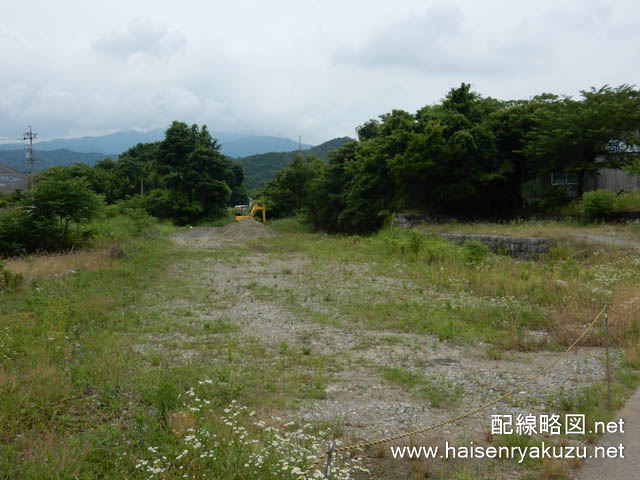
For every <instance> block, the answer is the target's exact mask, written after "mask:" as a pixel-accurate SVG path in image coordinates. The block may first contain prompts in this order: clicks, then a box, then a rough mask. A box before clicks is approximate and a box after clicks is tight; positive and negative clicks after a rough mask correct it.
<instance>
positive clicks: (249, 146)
mask: <svg viewBox="0 0 640 480" xmlns="http://www.w3.org/2000/svg"><path fill="white" fill-rule="evenodd" d="M164 133H165V129H161V128H156V129H153V130H149V131H147V132H143V131H140V130H122V131H118V132H114V133H109V134H106V135H98V136H84V137H75V138H54V139H52V140H45V141H41V142H36V143H35V144H34V145H33V148H34V150H35V151H38V152H46V151H54V150H60V149H65V150H69V151H72V152H77V153H100V154H103V155H107V156H117V155H120V154H122V153H123V152H125V151H127V150H128V149H129V148H131V147H134V146H135V145H137V144H138V143H150V142H157V141H161V140H163V139H164ZM212 136H213V137H214V138H215V139H216V140H218V142H219V143H220V144H221V148H220V152H221V153H222V154H223V155H226V156H228V157H231V158H239V157H246V156H249V155H256V154H260V153H269V152H286V151H291V150H297V149H298V148H299V144H298V142H296V141H294V140H291V139H289V138H284V137H273V136H268V135H251V134H245V133H231V132H217V133H215V132H213V133H212ZM24 147H25V145H24V144H23V143H5V144H0V151H6V150H20V149H24ZM311 147H312V145H307V144H303V145H302V148H303V149H304V150H306V149H309V148H311Z"/></svg>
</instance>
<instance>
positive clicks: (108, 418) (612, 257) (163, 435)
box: [0, 214, 640, 480]
mask: <svg viewBox="0 0 640 480" xmlns="http://www.w3.org/2000/svg"><path fill="white" fill-rule="evenodd" d="M274 223H275V225H274ZM270 226H272V227H274V228H277V229H279V230H280V231H281V232H290V233H287V234H283V235H279V236H276V237H273V238H263V239H260V240H259V241H254V242H250V243H249V245H248V247H243V246H229V247H225V249H222V250H213V251H206V250H193V251H191V250H188V249H179V248H177V247H174V246H172V244H171V243H170V242H169V241H168V235H169V234H170V233H171V232H173V231H174V230H175V228H174V227H172V226H170V225H160V224H157V223H156V222H155V221H153V220H152V219H150V218H148V217H146V216H139V217H137V216H136V215H128V216H124V217H123V216H121V215H117V214H114V215H111V216H107V217H105V218H103V219H101V220H99V221H96V222H94V223H93V224H92V226H91V228H92V229H93V230H94V231H95V232H96V234H97V240H96V243H95V245H94V246H95V248H96V249H97V250H96V252H104V249H105V248H108V247H110V246H111V245H113V244H118V245H119V246H120V248H121V249H122V250H123V251H124V252H125V253H126V254H127V257H126V258H122V259H111V258H109V260H108V261H104V262H102V260H100V261H99V260H98V258H93V257H89V258H90V260H87V262H86V263H81V262H80V263H78V264H73V265H72V263H71V262H72V259H73V258H75V257H74V255H76V254H75V253H74V254H73V255H70V256H60V257H59V258H58V257H55V260H53V258H54V257H44V256H43V257H32V258H24V259H17V260H11V262H15V263H9V264H8V265H10V266H11V268H14V269H15V270H16V271H18V266H19V265H26V266H29V265H31V266H32V267H31V268H32V270H25V280H24V282H22V283H21V285H19V286H17V288H15V289H13V288H12V289H5V291H4V292H3V293H0V479H13V478H25V479H33V480H35V479H41V478H79V479H92V478H124V477H127V478H132V479H137V478H140V479H142V478H148V477H149V476H150V475H151V476H155V477H156V478H168V479H169V478H182V475H183V474H184V473H183V472H188V473H189V474H191V475H192V476H193V475H196V476H198V475H200V476H210V477H212V478H214V477H215V478H221V479H231V478H238V479H242V478H246V479H249V478H265V479H276V478H286V477H283V475H285V473H287V472H288V473H291V472H292V471H293V468H294V467H301V466H303V465H304V457H306V456H308V454H310V453H309V452H311V451H312V450H314V449H315V450H321V449H322V448H324V446H325V445H324V443H323V442H324V440H325V439H326V437H328V436H332V435H331V434H329V433H328V432H327V431H326V429H321V430H318V429H316V428H315V427H310V428H306V427H305V428H304V431H305V432H307V433H308V435H309V437H305V438H293V437H295V435H293V433H294V432H297V429H298V428H302V427H301V426H300V427H299V426H297V425H295V426H294V425H289V426H285V425H282V421H279V420H277V419H272V417H277V416H278V414H279V412H281V411H282V410H286V409H295V408H297V407H299V406H302V405H305V404H306V402H312V401H316V400H322V399H324V398H325V396H326V390H327V385H328V383H329V382H330V381H331V379H332V378H333V375H337V376H340V375H341V374H342V372H344V371H345V370H346V369H348V368H349V366H350V363H349V362H350V359H349V356H348V355H345V354H344V353H345V352H335V353H326V352H325V353H322V351H321V350H320V349H318V348H317V347H316V346H315V344H314V343H313V342H308V343H303V344H302V345H300V343H298V342H296V339H295V338H292V339H291V341H289V339H288V338H287V340H286V341H282V342H281V343H279V344H277V345H276V346H272V345H268V343H267V342H265V341H264V339H262V338H259V336H258V334H256V337H255V338H254V337H252V336H251V335H252V334H253V332H248V333H247V332H245V330H244V328H243V326H242V325H241V324H239V323H238V322H237V321H235V319H234V318H231V317H230V316H229V315H227V314H225V313H224V312H225V308H226V307H228V306H229V305H235V306H238V305H240V306H241V305H242V302H243V301H245V300H246V298H247V296H245V294H248V297H250V298H255V299H259V300H260V301H261V302H270V303H273V304H277V305H278V306H279V307H281V308H282V309H283V310H287V311H289V312H292V313H293V314H295V315H297V316H299V317H300V318H304V319H310V320H315V321H318V322H326V323H331V324H333V325H336V326H339V327H340V328H344V329H349V330H358V331H362V330H364V331H365V332H366V331H370V333H371V336H369V337H366V338H367V339H369V340H367V341H364V340H363V343H362V345H360V346H359V347H358V348H365V349H366V348H368V347H367V345H368V344H367V342H376V343H378V344H380V345H384V346H388V347H394V346H396V345H398V346H399V348H400V347H401V346H403V345H404V344H403V342H404V340H403V338H404V337H403V335H402V334H400V333H394V334H393V335H382V336H381V335H380V334H379V333H378V331H380V330H384V331H389V332H411V333H419V334H433V335H437V336H438V337H439V338H440V339H443V340H447V341H450V342H452V343H470V344H473V343H476V342H478V341H482V342H486V343H489V344H490V346H488V347H486V351H487V355H488V356H489V357H491V358H493V359H496V360H498V359H500V358H501V356H502V352H503V351H504V350H507V349H517V350H533V349H537V348H545V347H546V346H547V344H537V343H535V342H532V341H531V340H530V337H529V336H527V331H528V330H536V331H544V332H546V333H548V334H549V337H550V338H551V339H552V340H551V343H552V345H551V346H557V345H553V344H554V343H555V344H560V345H566V344H567V342H569V341H572V340H573V339H574V338H575V336H577V334H579V332H581V331H582V325H584V324H585V322H586V321H588V320H589V319H591V318H592V317H593V315H595V313H597V311H598V310H599V309H600V305H601V302H602V301H604V300H609V301H611V303H612V305H614V306H616V307H617V309H619V310H621V311H623V312H626V311H627V310H629V309H631V308H632V307H633V306H634V305H635V303H637V302H636V299H637V298H640V287H638V285H639V284H640V282H639V281H638V280H639V278H638V276H639V274H640V272H639V268H640V266H639V265H638V262H637V255H636V254H635V253H634V252H632V251H630V250H628V249H627V250H625V249H621V248H613V247H612V248H607V249H604V248H602V247H593V246H588V245H578V244H575V243H566V244H560V245H559V246H558V247H556V248H555V249H554V250H552V251H551V252H549V254H548V255H547V256H545V257H544V258H541V259H540V260H538V261H535V262H517V261H514V260H512V259H510V258H508V257H503V256H499V255H492V254H487V253H486V252H484V251H483V252H479V251H478V248H477V246H466V247H465V246H453V245H450V244H448V243H446V242H445V241H444V240H442V239H440V238H438V237H434V236H430V235H426V234H424V233H421V232H415V231H414V232H405V231H400V230H395V229H388V230H383V231H381V232H380V233H378V234H376V235H372V236H370V237H334V236H327V235H316V234H310V233H305V229H304V228H303V227H302V226H301V225H300V224H299V223H298V222H297V221H285V220H282V221H277V222H272V223H270ZM256 252H257V253H265V254H266V255H264V257H261V258H260V259H259V260H258V261H256V262H255V264H253V266H254V267H255V274H254V275H253V276H251V277H247V278H246V279H243V280H242V282H240V283H238V284H239V285H240V284H242V285H244V287H243V288H239V291H238V290H234V291H232V292H227V291H225V290H224V285H220V284H218V283H216V282H217V280H218V278H217V277H216V275H214V274H212V275H211V276H210V277H209V278H210V283H207V282H201V284H200V283H198V284H196V282H194V280H193V279H194V278H196V277H197V276H198V275H199V273H198V272H191V273H190V272H185V271H172V270H171V269H172V268H177V266H182V267H184V265H196V266H199V268H203V269H205V268H210V269H212V271H213V272H214V273H215V272H216V270H215V269H216V268H218V267H222V266H224V267H228V268H229V269H231V270H233V268H234V267H235V266H236V265H239V264H240V263H241V262H248V257H250V256H252V255H255V254H256ZM94 253H95V252H94ZM292 254H296V255H297V256H300V257H304V258H305V261H306V262H308V265H307V264H306V263H305V264H304V266H303V267H301V270H300V271H297V270H296V269H295V268H294V269H292V268H289V267H287V268H286V269H281V270H279V271H278V272H275V273H274V272H271V271H268V270H267V269H266V267H265V265H266V264H268V262H270V261H277V259H279V258H288V257H291V256H292ZM78 255H80V254H78ZM50 258H51V260H50ZM205 261H210V262H211V263H206V262H205ZM20 262H22V263H20ZM66 262H67V263H66ZM49 263H51V265H53V264H54V263H55V264H56V265H58V266H56V267H53V266H47V265H48V264H49ZM263 263H264V265H263ZM37 264H42V265H45V267H43V268H42V271H44V272H47V271H48V272H50V273H51V272H54V271H55V272H57V273H56V274H55V275H48V276H47V275H45V274H41V273H37V274H36V273H34V272H36V270H37V269H35V267H34V266H35V265H37ZM67 267H68V269H69V270H74V273H69V272H68V271H66V272H65V268H67ZM263 267H265V268H264V269H263ZM29 272H31V273H29ZM296 275H300V276H299V277H296ZM267 280H268V281H267ZM279 280H283V281H285V283H284V284H283V285H280V284H279ZM557 280H562V281H563V282H565V284H566V285H565V284H558V283H557ZM286 282H292V283H294V284H296V285H302V286H304V288H299V289H292V288H289V287H287V283H286ZM0 290H2V288H0ZM307 297H308V298H307ZM615 315H616V314H614V313H611V316H610V320H611V331H612V342H613V343H614V345H615V346H619V347H625V351H626V355H625V362H626V367H625V369H618V370H616V374H615V375H616V379H617V381H616V385H617V386H616V387H615V389H614V394H615V395H616V397H615V398H616V399H618V398H619V399H620V401H622V399H624V398H625V397H626V396H627V395H628V392H629V390H630V389H631V388H633V386H635V385H636V384H637V382H638V375H637V373H636V369H637V368H638V365H640V327H638V320H640V317H638V316H637V315H636V316H635V317H634V316H632V315H630V316H627V317H623V316H618V317H616V316H615ZM363 338H364V337H363ZM602 338H603V336H602V331H601V330H596V331H595V333H594V334H593V335H592V336H591V337H589V339H588V342H587V343H590V344H592V345H600V344H601V342H602ZM373 339H375V340H373ZM365 340H366V339H365ZM376 368H377V370H375V371H376V372H377V374H378V375H379V376H380V377H381V378H383V379H384V380H385V381H386V382H389V383H392V384H395V385H397V386H400V387H401V388H403V389H404V390H406V391H407V393H409V394H411V395H415V396H418V397H422V398H424V399H426V400H428V401H429V402H430V403H431V404H432V405H433V406H439V407H441V408H446V407H450V406H451V405H454V404H456V402H458V401H459V400H461V399H462V396H463V394H464V392H463V391H462V390H461V389H460V388H459V387H458V386H456V385H454V384H452V383H451V382H449V381H448V380H446V379H445V378H444V377H442V376H438V375H435V376H433V377H431V376H426V375H424V374H422V373H421V372H420V371H419V370H415V369H413V368H412V369H409V368H404V366H403V367H402V368H400V367H398V366H393V365H378V366H377V367H376ZM205 380H207V381H208V382H207V383H205V384H201V383H199V382H204V381H205ZM209 382H210V383H209ZM200 387H202V388H200ZM192 388H195V390H194V392H196V396H195V397H194V396H192V395H190V394H189V393H188V392H189V391H191V390H190V389H192ZM199 389H200V390H202V391H200V390H199ZM567 395H568V394H567ZM576 395H577V396H576ZM579 395H581V394H577V393H571V396H566V395H565V397H562V396H561V395H560V394H559V396H558V399H559V400H558V401H562V402H564V404H565V405H568V404H569V403H571V408H577V409H583V407H584V409H585V411H586V408H587V406H588V405H595V407H594V408H599V405H601V395H602V391H601V389H600V390H597V391H594V392H591V393H588V394H585V396H584V397H580V396H579ZM195 398H198V399H199V400H200V402H196V400H195ZM204 400H207V402H208V403H206V402H204ZM234 400H235V401H236V402H237V403H236V404H243V405H247V406H248V407H249V410H251V409H255V410H256V415H257V417H259V418H260V419H267V420H268V421H267V423H265V427H264V428H263V427H260V426H259V425H255V422H254V421H253V420H252V417H251V418H246V417H245V414H244V413H241V414H238V418H239V417H242V420H241V421H240V420H239V421H238V423H236V424H234V425H233V426H231V425H229V424H227V423H225V421H224V417H225V415H226V413H228V412H225V409H226V408H230V407H229V405H236V404H234V403H232V402H233V401H234ZM616 401H618V400H616ZM194 402H196V403H200V405H201V406H200V407H199V406H198V405H196V404H195V403H194ZM618 404H619V403H616V405H618ZM205 405H206V406H205ZM192 408H200V410H199V411H197V410H191V409H192ZM234 408H235V407H234ZM563 408H564V407H563ZM242 412H245V411H244V410H243V411H242ZM594 412H595V413H594V414H593V415H594V418H605V417H604V416H601V415H600V413H598V412H599V411H594ZM605 416H606V415H605ZM256 421H257V420H256ZM267 425H270V426H272V427H273V428H274V429H278V431H279V432H280V433H278V435H280V436H282V437H283V436H284V435H285V432H287V433H288V434H292V435H291V436H292V438H291V442H292V443H290V444H288V445H290V447H291V449H290V452H294V451H295V452H298V453H300V454H301V455H297V454H295V455H294V454H293V453H292V454H291V456H289V457H287V455H288V454H285V453H283V452H281V451H278V450H274V451H272V453H271V454H269V455H271V456H269V455H267V456H268V458H266V457H265V460H264V463H263V467H260V468H257V467H256V465H255V460H256V458H257V457H256V455H260V452H261V451H263V450H264V451H266V450H265V448H266V446H268V445H269V442H271V441H272V440H273V438H274V437H273V435H272V433H274V432H275V430H273V431H272V430H268V431H265V428H266V426H267ZM239 427H242V428H243V429H246V430H238V428H239ZM189 429H193V431H191V430H189ZM307 433H305V435H306V434H307ZM216 435H217V437H216ZM234 435H235V436H234ZM243 435H244V436H243ZM223 436H224V437H225V438H227V439H228V438H230V437H233V438H234V439H236V440H237V441H238V444H237V446H238V448H232V447H231V446H230V445H229V443H228V442H220V441H218V440H217V439H219V438H221V437H223ZM240 440H242V441H244V440H247V441H251V445H244V444H242V445H241V442H240ZM254 440H255V442H254ZM234 441H235V440H234ZM196 442H199V443H200V444H201V445H200V446H198V447H196V446H195V445H196ZM216 442H217V444H216ZM318 442H320V443H318ZM321 444H322V445H321ZM204 447H206V449H205V448H204ZM240 447H241V448H240ZM244 447H246V448H244ZM316 447H319V448H316ZM201 448H202V449H201ZM305 449H306V450H305ZM185 450H187V453H184V454H183V452H184V451H185ZM205 452H206V453H207V455H206V456H205V457H201V456H200V455H202V454H203V453H205ZM313 453H316V452H315V451H314V452H313ZM181 455H182V456H181ZM265 455H266V454H265ZM163 457H166V458H163ZM178 457H180V458H178ZM250 459H253V460H252V462H251V463H249V460H250ZM283 459H284V460H286V461H290V463H289V464H288V466H287V470H286V471H285V470H284V469H282V467H283V466H284V464H283V463H282V461H283ZM287 459H288V460H287ZM156 460H158V462H157V463H156V464H154V463H153V462H155V461H156ZM144 461H146V462H147V463H144V464H143V463H142V462H144ZM247 463H249V464H250V465H251V468H249V467H245V464H247ZM136 467H137V468H136ZM180 467H183V468H182V469H180ZM149 468H153V469H162V470H163V471H158V472H155V471H150V470H149ZM277 468H279V469H280V470H277ZM283 472H285V473H283ZM460 475H461V478H465V475H466V474H463V473H461V474H460ZM338 478H339V477H338ZM363 478H367V477H366V475H363Z"/></svg>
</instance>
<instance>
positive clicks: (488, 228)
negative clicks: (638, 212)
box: [420, 207, 640, 239]
mask: <svg viewBox="0 0 640 480" xmlns="http://www.w3.org/2000/svg"><path fill="white" fill-rule="evenodd" d="M576 208H577V207H576ZM576 213H578V212H576ZM420 228H421V229H423V230H425V231H429V232H441V233H475V234H484V235H513V236H522V237H550V236H551V237H570V236H573V235H576V234H583V233H597V234H605V235H613V234H622V235H627V236H630V237H634V238H636V239H637V238H640V226H639V225H638V224H636V223H633V222H632V223H627V224H625V223H620V224H609V223H584V222H580V221H569V220H565V221H562V222H560V221H553V220H513V221H510V222H504V223H485V222H473V223H458V222H450V223H444V224H433V225H425V226H423V227H420Z"/></svg>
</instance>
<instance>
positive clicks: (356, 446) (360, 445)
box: [298, 306, 607, 480]
mask: <svg viewBox="0 0 640 480" xmlns="http://www.w3.org/2000/svg"><path fill="white" fill-rule="evenodd" d="M606 308H607V307H606V306H605V307H603V308H602V310H600V313H598V315H596V317H595V318H594V319H593V320H592V321H591V323H590V324H589V325H587V328H586V329H585V331H584V332H582V333H581V334H580V336H579V337H578V338H576V339H575V341H574V342H573V343H572V344H571V345H569V347H568V348H567V349H566V350H565V351H564V352H563V353H562V354H561V355H559V356H558V358H556V359H555V360H554V361H553V362H551V363H550V364H549V365H547V366H546V367H545V368H544V369H542V371H541V372H539V373H538V374H537V375H534V376H533V377H531V378H530V379H529V380H527V381H526V382H524V383H521V384H520V385H518V386H517V387H516V388H514V389H513V390H511V391H510V392H507V393H505V394H504V395H502V396H500V397H498V398H496V399H494V400H492V401H490V402H488V403H485V404H484V405H481V406H480V407H477V408H474V409H473V410H469V411H468V412H465V413H463V414H461V415H458V416H457V417H453V418H450V419H448V420H445V421H444V422H440V423H436V424H434V425H429V426H427V427H423V428H420V429H418V430H413V431H411V432H406V433H401V434H398V435H394V436H392V437H386V438H381V439H379V440H373V441H371V442H362V443H356V444H354V445H348V446H344V447H338V448H334V449H333V451H334V452H335V453H338V452H346V451H350V450H361V449H363V448H367V447H372V446H374V445H380V444H381V443H389V442H393V441H395V440H400V439H401V438H406V437H412V436H414V435H419V434H421V433H425V432H428V431H430V430H435V429H436V428H440V427H442V426H444V425H448V424H450V423H454V422H457V421H459V420H462V419H463V418H467V417H471V416H473V415H475V414H476V413H479V412H482V411H483V410H486V409H487V408H489V407H492V406H493V405H495V404H497V403H499V402H501V401H502V400H505V399H507V398H509V397H511V396H513V395H514V394H515V393H516V392H518V391H520V390H522V388H523V387H526V386H527V385H529V384H531V383H533V382H534V381H535V380H537V379H538V378H540V377H541V376H543V375H545V374H546V373H547V372H548V371H549V370H551V369H552V368H553V367H555V366H556V365H557V364H558V362H560V360H562V359H563V358H564V357H565V356H566V355H567V354H568V353H569V352H570V351H571V350H573V348H574V347H575V346H576V345H577V344H578V343H579V342H580V341H581V340H582V339H583V338H584V337H585V335H586V334H587V333H588V332H589V331H590V330H591V329H592V328H593V326H594V325H595V324H596V322H597V321H598V320H599V319H600V316H601V315H602V314H603V313H604V311H605V309H606ZM326 456H327V452H325V453H323V454H322V455H319V456H317V457H316V458H315V460H314V461H313V462H311V465H309V467H308V468H307V470H305V472H304V473H302V475H300V476H299V477H298V480H304V479H305V478H306V476H307V475H309V474H310V473H311V472H312V471H313V469H314V468H315V467H316V465H318V463H320V462H321V461H322V459H323V458H325V457H326Z"/></svg>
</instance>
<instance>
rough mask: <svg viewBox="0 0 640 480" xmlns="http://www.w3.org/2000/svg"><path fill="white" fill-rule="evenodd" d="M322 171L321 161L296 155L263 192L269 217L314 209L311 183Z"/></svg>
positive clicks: (287, 215)
mask: <svg viewBox="0 0 640 480" xmlns="http://www.w3.org/2000/svg"><path fill="white" fill-rule="evenodd" d="M323 169H324V163H323V162H322V160H320V159H319V158H316V157H311V156H302V155H296V156H295V157H294V159H293V162H291V164H290V165H288V166H287V167H285V168H283V169H282V170H280V171H279V172H278V173H277V174H276V177H275V178H274V179H272V180H270V181H269V182H268V183H267V185H266V186H265V188H264V190H263V197H264V200H265V202H266V204H267V208H268V211H269V216H271V217H274V218H282V217H290V216H292V215H295V214H303V215H304V213H305V210H308V209H311V208H315V207H314V206H313V205H312V204H311V202H310V191H311V190H310V189H311V186H312V182H313V181H314V180H315V179H316V178H317V177H319V176H320V175H321V173H322V170H323Z"/></svg>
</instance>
